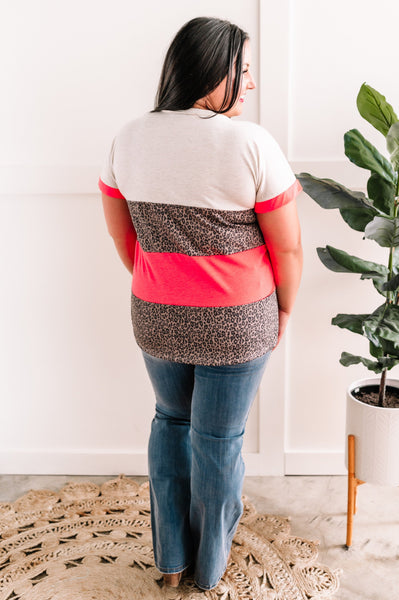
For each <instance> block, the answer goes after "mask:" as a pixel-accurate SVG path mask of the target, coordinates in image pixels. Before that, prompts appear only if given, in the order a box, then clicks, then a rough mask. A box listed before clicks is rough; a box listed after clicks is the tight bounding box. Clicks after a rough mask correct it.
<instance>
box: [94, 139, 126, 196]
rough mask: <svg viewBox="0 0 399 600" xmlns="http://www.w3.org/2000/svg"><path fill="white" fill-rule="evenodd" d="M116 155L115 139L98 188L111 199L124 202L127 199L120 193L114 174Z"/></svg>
mask: <svg viewBox="0 0 399 600" xmlns="http://www.w3.org/2000/svg"><path fill="white" fill-rule="evenodd" d="M114 153H115V139H114V141H113V142H112V146H111V150H110V152H109V155H108V157H107V159H106V161H105V163H104V166H103V168H102V171H101V175H100V179H99V181H98V187H99V188H100V190H101V191H102V192H103V193H104V194H106V195H107V196H111V198H119V199H120V200H124V199H125V197H124V196H123V195H122V193H121V192H120V191H119V188H118V184H117V182H116V179H115V173H114V167H113V164H114Z"/></svg>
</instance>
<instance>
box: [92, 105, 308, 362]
mask: <svg viewBox="0 0 399 600" xmlns="http://www.w3.org/2000/svg"><path fill="white" fill-rule="evenodd" d="M99 186H100V189H101V190H102V191H103V192H104V193H106V194H107V195H108V196H111V197H115V198H124V199H126V201H127V203H128V206H129V210H130V214H131V217H132V221H133V224H134V227H135V229H136V232H137V243H136V252H135V264H134V271H133V283H132V320H133V327H134V332H135V336H136V340H137V342H138V344H139V346H141V348H143V349H144V350H145V351H146V352H148V353H149V354H152V355H153V356H158V357H159V358H164V359H166V360H175V361H178V362H186V363H193V364H211V365H212V364H215V365H217V364H235V363H240V362H246V361H248V360H251V359H253V358H257V357H258V356H261V355H262V354H264V353H265V352H267V351H268V350H269V349H271V348H272V347H273V346H274V345H275V342H276V339H277V331H278V316H277V315H278V313H277V303H276V297H275V284H274V279H273V270H272V266H271V264H270V260H269V256H268V253H267V250H266V246H265V241H264V239H263V236H262V233H261V230H260V228H259V226H258V224H257V220H256V216H255V213H256V212H268V211H271V210H275V209H276V208H279V207H280V206H283V205H284V204H286V203H288V202H290V201H291V200H293V199H294V198H295V196H296V195H297V193H298V192H299V191H300V189H301V187H300V184H299V182H298V181H297V180H296V178H295V176H294V174H293V173H292V170H291V168H290V166H289V165H288V162H287V160H286V159H285V157H284V155H283V153H282V152H281V149H280V148H279V146H278V144H277V143H276V142H275V140H274V139H273V138H272V136H271V135H270V134H269V133H268V132H267V131H265V130H264V129H263V128H262V127H260V126H259V125H256V124H255V123H250V122H245V121H236V120H233V119H230V118H228V117H226V116H225V115H218V114H216V115H215V113H213V112H211V111H208V110H202V109H197V108H190V109H188V110H182V111H162V112H160V113H147V114H145V115H144V116H143V117H141V118H139V119H136V120H134V121H131V122H130V123H128V124H127V125H126V126H125V127H124V128H123V129H122V130H121V131H120V132H119V134H118V135H117V136H116V137H115V139H114V141H113V144H112V148H111V152H110V154H109V157H108V160H107V161H106V164H105V166H104V168H103V171H102V173H101V178H100V182H99Z"/></svg>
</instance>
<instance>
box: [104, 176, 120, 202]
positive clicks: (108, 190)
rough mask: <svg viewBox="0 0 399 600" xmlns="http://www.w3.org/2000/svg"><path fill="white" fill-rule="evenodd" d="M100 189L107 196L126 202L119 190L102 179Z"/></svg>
mask: <svg viewBox="0 0 399 600" xmlns="http://www.w3.org/2000/svg"><path fill="white" fill-rule="evenodd" d="M98 187H99V188H100V190H101V191H102V192H103V193H104V194H106V195H107V196H111V198H118V199H119V200H126V198H125V196H122V194H121V193H120V191H119V190H118V188H113V187H110V186H109V185H107V184H106V183H104V182H103V181H102V180H101V179H99V180H98Z"/></svg>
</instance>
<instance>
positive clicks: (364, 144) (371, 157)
mask: <svg viewBox="0 0 399 600" xmlns="http://www.w3.org/2000/svg"><path fill="white" fill-rule="evenodd" d="M391 129H392V127H391ZM344 143H345V154H346V156H347V157H348V158H349V160H350V161H351V162H353V163H354V164H355V165H357V166H358V167H361V168H362V169H368V170H369V171H371V172H372V173H377V174H378V175H380V176H381V177H382V178H383V179H385V180H386V181H388V182H389V183H393V184H394V183H395V182H396V176H395V172H394V170H393V169H392V165H391V163H390V162H389V160H387V159H386V158H385V157H384V156H382V155H381V154H380V153H379V152H378V150H377V148H376V147H375V146H373V144H371V143H370V142H368V141H367V140H366V139H365V138H364V137H363V136H362V134H361V133H360V131H358V130H357V129H351V130H350V131H347V132H346V133H345V135H344Z"/></svg>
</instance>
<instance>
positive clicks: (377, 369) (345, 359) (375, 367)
mask: <svg viewBox="0 0 399 600" xmlns="http://www.w3.org/2000/svg"><path fill="white" fill-rule="evenodd" d="M339 362H340V363H341V365H344V367H350V366H352V365H358V364H359V363H362V364H363V365H364V366H365V367H367V369H369V371H374V373H381V372H382V370H383V368H384V367H383V366H382V365H381V364H380V362H379V361H378V362H375V361H374V360H370V359H369V358H363V356H355V355H354V354H350V353H349V352H342V354H341V358H340V359H339Z"/></svg>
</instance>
